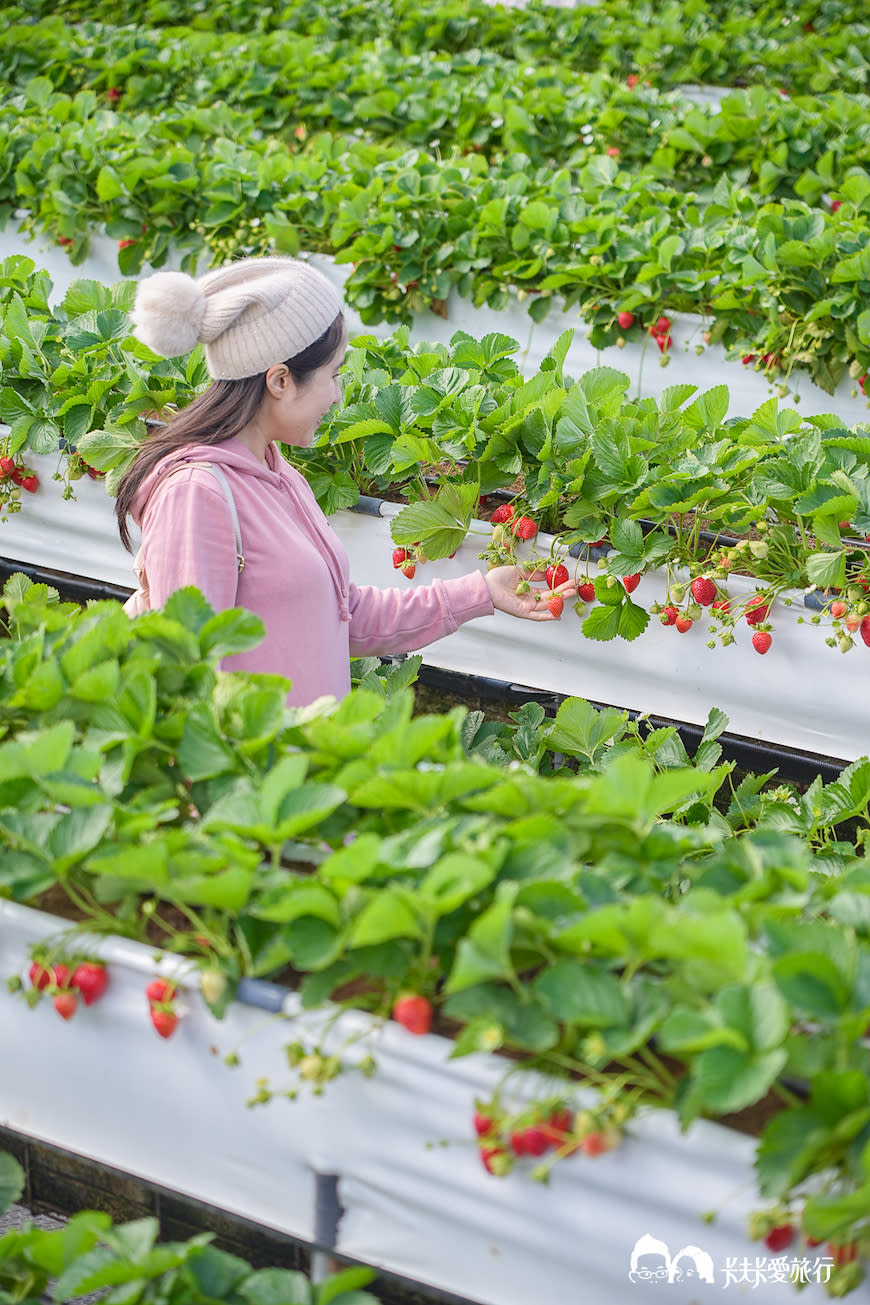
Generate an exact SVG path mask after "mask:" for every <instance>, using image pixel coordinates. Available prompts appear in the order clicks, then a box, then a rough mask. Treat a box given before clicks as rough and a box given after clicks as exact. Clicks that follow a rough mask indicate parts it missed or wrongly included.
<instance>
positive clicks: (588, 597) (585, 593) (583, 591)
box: [577, 580, 595, 603]
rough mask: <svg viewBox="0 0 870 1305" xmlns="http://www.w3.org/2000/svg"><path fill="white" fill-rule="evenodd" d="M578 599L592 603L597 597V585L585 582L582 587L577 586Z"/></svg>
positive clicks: (589, 581)
mask: <svg viewBox="0 0 870 1305" xmlns="http://www.w3.org/2000/svg"><path fill="white" fill-rule="evenodd" d="M577 597H578V598H582V599H583V602H584V603H591V602H592V599H593V598H594V597H595V585H594V584H593V583H592V581H591V580H584V581H583V583H582V585H578V586H577Z"/></svg>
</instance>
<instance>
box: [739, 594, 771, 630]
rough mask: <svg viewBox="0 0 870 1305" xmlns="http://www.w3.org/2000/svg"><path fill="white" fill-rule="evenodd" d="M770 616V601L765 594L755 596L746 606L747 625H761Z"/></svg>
mask: <svg viewBox="0 0 870 1305" xmlns="http://www.w3.org/2000/svg"><path fill="white" fill-rule="evenodd" d="M769 615H770V600H769V599H767V598H765V597H764V595H763V594H754V595H753V597H752V598H750V600H749V602H748V603H747V605H746V612H745V617H746V624H747V625H761V622H762V621H766V620H767V618H768V616H769Z"/></svg>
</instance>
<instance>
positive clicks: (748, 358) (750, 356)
mask: <svg viewBox="0 0 870 1305" xmlns="http://www.w3.org/2000/svg"><path fill="white" fill-rule="evenodd" d="M740 361H741V362H742V363H743V366H744V367H748V366H749V364H750V363H754V362H755V354H754V353H745V354H744V355H743V357H742V358H741V359H740Z"/></svg>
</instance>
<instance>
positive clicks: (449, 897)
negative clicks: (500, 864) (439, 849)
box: [417, 852, 497, 915]
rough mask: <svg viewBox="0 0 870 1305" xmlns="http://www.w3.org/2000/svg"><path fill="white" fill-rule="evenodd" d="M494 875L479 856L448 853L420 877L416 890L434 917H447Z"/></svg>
mask: <svg viewBox="0 0 870 1305" xmlns="http://www.w3.org/2000/svg"><path fill="white" fill-rule="evenodd" d="M496 873H497V872H496V867H495V866H492V865H489V864H488V863H487V862H486V861H484V860H482V859H481V858H480V857H476V856H471V855H469V854H468V853H467V852H450V853H448V854H447V856H444V857H442V858H441V859H440V861H438V862H437V863H436V864H435V865H434V866H433V867H432V869H431V870H430V871H429V872H428V873H427V874H426V875H425V876H424V877H423V879H422V880H421V882H420V884H419V885H418V888H417V891H418V892H419V894H420V896H421V897H422V898H423V900H424V901H425V902H427V903H428V904H429V905H431V907H432V909H433V910H434V912H435V913H436V914H437V915H448V914H449V913H450V912H451V911H455V910H456V909H457V908H458V907H460V906H461V905H462V903H463V902H466V901H468V899H469V898H470V897H474V895H475V894H476V893H479V892H481V891H482V890H483V889H484V888H486V887H487V886H488V885H489V884H491V883H492V881H493V879H494V878H495V876H496Z"/></svg>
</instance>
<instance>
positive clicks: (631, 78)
mask: <svg viewBox="0 0 870 1305" xmlns="http://www.w3.org/2000/svg"><path fill="white" fill-rule="evenodd" d="M639 81H640V78H639V77H638V75H637V73H629V74H628V76H627V77H626V79H625V84H626V86H627V87H628V89H629V90H630V91H633V90H634V88H635V86H637V84H638V82H639Z"/></svg>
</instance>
